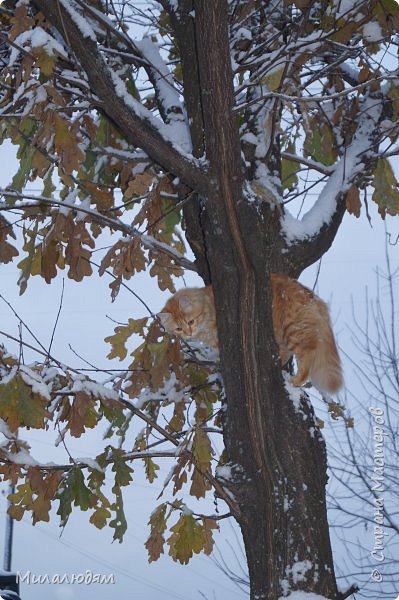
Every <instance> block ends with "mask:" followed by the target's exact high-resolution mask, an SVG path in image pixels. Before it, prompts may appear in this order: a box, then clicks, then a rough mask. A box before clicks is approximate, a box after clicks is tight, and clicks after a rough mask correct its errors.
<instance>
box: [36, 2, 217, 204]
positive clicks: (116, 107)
mask: <svg viewBox="0 0 399 600" xmlns="http://www.w3.org/2000/svg"><path fill="white" fill-rule="evenodd" d="M32 3H33V4H34V5H35V6H36V7H37V8H38V9H39V10H40V11H41V12H42V13H43V14H44V15H45V17H46V19H47V20H48V21H49V22H50V23H52V25H53V26H54V27H56V28H57V30H58V31H59V33H60V34H61V35H63V36H64V37H65V39H66V40H67V41H68V45H70V47H71V49H72V50H73V52H74V54H75V56H76V58H77V59H78V60H79V62H80V65H81V66H82V68H83V69H84V71H85V72H86V76H87V79H88V82H89V84H90V87H91V89H92V91H93V92H94V93H95V94H96V95H97V97H98V98H99V99H100V100H101V109H102V110H103V111H104V112H105V113H106V115H107V117H108V118H109V119H110V120H111V121H112V122H113V123H115V125H116V127H118V128H119V129H120V131H121V132H122V133H123V135H124V136H125V137H126V139H127V140H129V141H130V142H131V143H132V144H134V145H138V146H140V147H141V148H142V149H143V150H144V151H145V152H146V153H147V154H148V156H150V157H151V158H152V159H153V160H154V161H155V162H157V163H158V164H159V165H161V166H162V167H163V168H164V169H165V170H166V171H169V172H171V173H173V174H174V175H176V176H178V177H180V178H181V179H182V180H183V181H184V182H185V183H186V184H187V185H188V186H189V187H191V188H192V189H196V190H198V191H200V192H201V193H206V192H207V190H208V188H209V179H208V177H207V175H206V173H205V169H204V168H203V167H202V166H199V164H196V163H195V161H194V160H193V159H191V160H190V159H189V158H187V156H185V155H183V154H181V152H179V150H177V149H176V147H175V146H174V143H173V140H172V139H171V140H167V139H166V138H165V137H164V136H163V135H162V134H161V133H160V131H159V130H157V128H156V124H155V123H154V122H155V117H153V116H152V113H150V112H149V111H147V110H146V109H145V108H144V107H143V106H142V105H141V104H140V103H139V102H137V101H136V100H135V99H134V98H133V97H132V96H130V95H129V94H128V93H127V92H126V93H125V86H124V83H123V81H122V80H121V79H120V78H119V77H118V76H117V75H116V73H114V72H113V71H111V70H110V69H109V67H108V65H107V64H106V62H105V61H104V59H103V57H102V55H101V53H100V52H99V49H98V45H97V42H96V41H95V40H93V39H92V38H91V37H90V36H86V37H85V35H84V33H82V31H81V30H80V29H79V27H78V25H77V23H75V21H74V19H73V18H71V14H70V13H69V12H68V11H67V10H66V9H65V7H64V5H63V3H62V2H58V1H57V2H54V1H53V0H32ZM160 124H161V123H160Z"/></svg>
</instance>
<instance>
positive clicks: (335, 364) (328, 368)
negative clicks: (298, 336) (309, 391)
mask: <svg viewBox="0 0 399 600" xmlns="http://www.w3.org/2000/svg"><path fill="white" fill-rule="evenodd" d="M326 337H327V339H324V340H323V342H321V343H320V344H318V347H317V349H316V351H315V352H314V355H313V360H312V365H311V367H310V378H311V380H312V383H313V385H314V386H315V387H316V388H317V389H318V390H319V391H320V392H329V393H335V392H338V390H339V389H340V388H341V387H342V386H343V383H344V379H343V376H342V367H341V360H340V358H339V355H338V350H337V346H336V344H335V340H334V335H333V333H332V331H329V332H328V335H327V336H326Z"/></svg>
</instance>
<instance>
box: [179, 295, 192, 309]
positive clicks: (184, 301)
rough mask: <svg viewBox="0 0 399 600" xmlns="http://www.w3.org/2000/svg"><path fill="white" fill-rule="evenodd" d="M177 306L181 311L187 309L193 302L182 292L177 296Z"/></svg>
mask: <svg viewBox="0 0 399 600" xmlns="http://www.w3.org/2000/svg"><path fill="white" fill-rule="evenodd" d="M179 306H180V308H181V309H182V310H183V311H189V310H190V309H191V308H192V306H193V303H192V301H191V300H190V296H189V295H188V294H182V295H181V296H180V298H179Z"/></svg>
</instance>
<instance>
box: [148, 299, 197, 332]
mask: <svg viewBox="0 0 399 600" xmlns="http://www.w3.org/2000/svg"><path fill="white" fill-rule="evenodd" d="M201 314H202V306H201V303H200V302H199V299H198V298H196V297H195V296H193V295H192V294H190V293H189V292H183V293H179V292H178V293H177V294H175V295H174V296H173V297H172V298H171V299H170V300H169V301H168V302H167V303H166V305H165V308H164V309H163V311H162V312H160V313H158V315H157V316H158V318H159V320H160V322H161V324H162V325H163V327H164V328H165V329H166V331H167V332H168V333H172V334H174V335H177V336H179V337H182V338H194V339H195V338H197V337H198V335H199V332H200V328H201V322H202V319H201Z"/></svg>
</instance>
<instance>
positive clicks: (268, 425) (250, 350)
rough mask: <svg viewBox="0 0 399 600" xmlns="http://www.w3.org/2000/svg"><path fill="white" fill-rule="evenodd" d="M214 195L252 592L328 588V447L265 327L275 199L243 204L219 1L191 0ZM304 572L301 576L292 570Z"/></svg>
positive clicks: (277, 244)
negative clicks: (288, 384)
mask: <svg viewBox="0 0 399 600" xmlns="http://www.w3.org/2000/svg"><path fill="white" fill-rule="evenodd" d="M194 6H195V15H196V19H195V24H196V36H197V52H198V61H199V73H200V82H201V90H202V104H203V118H204V129H205V145H206V155H207V158H208V160H209V164H210V171H211V184H212V191H211V192H210V193H209V195H208V197H207V199H206V203H205V207H206V209H205V211H204V214H203V217H202V222H203V226H204V238H205V246H206V252H207V257H208V263H209V267H210V273H211V279H212V284H213V288H214V292H215V303H216V310H217V317H218V318H217V321H218V332H219V338H220V358H221V367H222V373H223V378H224V384H225V392H226V413H225V424H224V439H225V445H226V449H227V453H228V458H229V464H230V465H231V473H232V477H231V479H230V480H229V481H227V482H225V485H227V486H228V487H229V489H230V491H231V492H232V493H233V494H234V496H235V498H236V500H237V502H238V504H239V506H240V510H241V517H240V518H239V524H240V527H241V530H242V533H243V538H244V544H245V549H246V555H247V561H248V569H249V576H250V582H251V598H252V599H255V598H256V599H258V600H259V599H265V600H266V599H268V600H276V599H277V598H279V597H280V596H281V595H282V594H283V592H284V590H285V589H302V590H306V591H308V592H310V591H312V592H315V593H319V594H322V595H324V596H326V597H328V598H335V597H336V596H337V587H336V582H335V576H334V567H333V562H332V553H331V547H330V540H329V530H328V523H327V514H326V505H325V484H326V478H327V476H326V469H327V465H326V456H325V446H324V442H323V440H322V437H321V435H320V432H319V430H318V429H317V427H316V426H315V420H314V413H313V410H312V408H311V405H310V404H309V402H308V401H307V398H306V396H304V397H303V398H302V400H301V404H300V407H299V408H295V406H294V404H293V402H292V400H291V399H290V398H289V397H288V395H287V392H286V390H285V387H284V383H283V378H282V373H281V365H280V364H279V360H278V351H277V347H276V343H275V340H274V335H273V327H272V318H271V292H270V286H269V277H268V274H269V273H270V272H271V271H278V270H283V269H284V266H286V265H284V262H285V261H284V262H283V259H282V256H283V255H282V254H281V249H282V248H283V247H284V245H285V244H284V240H283V239H282V238H281V235H280V218H279V214H278V211H276V210H273V207H272V198H271V202H270V203H268V202H267V200H266V199H263V201H262V202H261V203H259V204H257V205H255V204H251V203H250V202H249V201H248V199H247V198H245V196H244V192H243V165H242V161H241V151H240V142H239V139H238V130H237V126H236V123H235V118H234V116H233V112H232V107H233V89H232V73H231V66H230V55H229V44H228V31H227V21H228V20H227V14H226V10H227V8H226V2H225V1H224V0H213V2H212V3H205V2H203V1H198V2H194ZM298 571H301V573H302V576H299V577H296V576H295V573H298Z"/></svg>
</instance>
